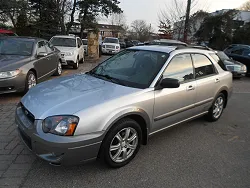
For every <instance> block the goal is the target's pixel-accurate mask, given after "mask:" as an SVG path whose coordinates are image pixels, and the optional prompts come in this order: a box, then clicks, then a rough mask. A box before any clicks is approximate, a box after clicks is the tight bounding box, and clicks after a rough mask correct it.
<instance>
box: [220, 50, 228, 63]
mask: <svg viewBox="0 0 250 188" xmlns="http://www.w3.org/2000/svg"><path fill="white" fill-rule="evenodd" d="M217 55H218V56H219V58H220V59H221V60H222V61H224V60H230V58H229V57H228V56H227V55H226V54H225V53H224V52H221V51H219V52H217Z"/></svg>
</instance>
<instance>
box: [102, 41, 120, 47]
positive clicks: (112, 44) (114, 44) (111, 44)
mask: <svg viewBox="0 0 250 188" xmlns="http://www.w3.org/2000/svg"><path fill="white" fill-rule="evenodd" d="M103 45H110V46H119V44H116V43H105V42H104V43H103Z"/></svg>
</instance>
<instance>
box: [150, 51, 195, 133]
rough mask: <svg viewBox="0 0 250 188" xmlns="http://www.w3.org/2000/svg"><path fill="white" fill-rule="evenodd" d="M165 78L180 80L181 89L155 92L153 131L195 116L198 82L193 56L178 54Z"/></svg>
mask: <svg viewBox="0 0 250 188" xmlns="http://www.w3.org/2000/svg"><path fill="white" fill-rule="evenodd" d="M163 78H174V79H178V80H179V81H180V87H179V88H164V89H161V90H156V91H155V106H154V126H153V131H157V130H159V129H162V128H165V127H167V126H170V125H173V124H175V123H177V122H179V121H182V120H185V119H187V118H190V117H191V116H193V115H194V112H193V111H194V103H195V97H196V81H195V79H194V69H193V64H192V59H191V55H190V54H178V55H176V56H174V57H173V59H172V60H171V61H170V63H169V65H168V66H167V68H166V70H165V71H164V73H163Z"/></svg>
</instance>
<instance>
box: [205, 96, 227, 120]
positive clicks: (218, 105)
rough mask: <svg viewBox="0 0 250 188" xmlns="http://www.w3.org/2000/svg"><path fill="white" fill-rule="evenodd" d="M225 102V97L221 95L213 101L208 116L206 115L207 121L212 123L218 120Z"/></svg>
mask: <svg viewBox="0 0 250 188" xmlns="http://www.w3.org/2000/svg"><path fill="white" fill-rule="evenodd" d="M225 102H226V98H225V95H224V94H223V93H220V94H219V95H218V96H217V97H216V99H215V100H214V102H213V104H212V106H211V108H210V109H209V112H208V114H207V115H206V119H207V121H210V122H214V121H217V120H218V119H220V117H221V115H222V113H223V110H224V106H225ZM216 109H217V110H216Z"/></svg>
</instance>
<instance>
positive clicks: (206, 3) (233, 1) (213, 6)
mask: <svg viewBox="0 0 250 188" xmlns="http://www.w3.org/2000/svg"><path fill="white" fill-rule="evenodd" d="M172 1H173V0H120V2H121V3H120V7H121V8H122V10H123V11H124V14H125V16H126V20H127V24H130V23H131V22H132V21H133V20H136V19H143V20H146V21H147V22H148V23H151V24H152V27H153V28H154V29H157V25H158V24H157V23H158V13H159V11H160V10H162V9H164V7H165V6H167V5H168V4H170V3H171V2H172ZM178 1H184V2H186V1H187V0H178ZM195 1H198V4H197V5H196V9H203V10H206V11H208V12H213V11H216V10H220V9H232V8H237V7H239V6H240V5H241V4H242V3H244V2H245V1H246V0H195Z"/></svg>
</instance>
